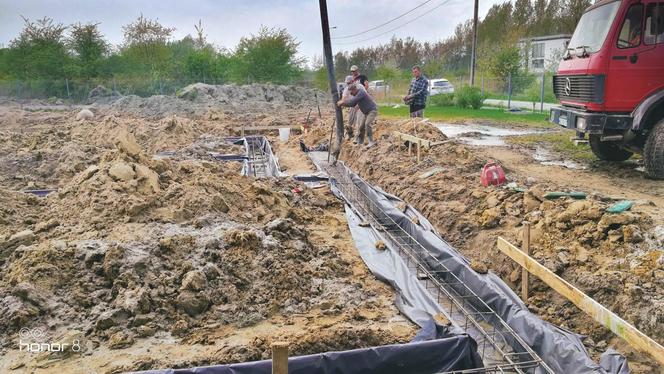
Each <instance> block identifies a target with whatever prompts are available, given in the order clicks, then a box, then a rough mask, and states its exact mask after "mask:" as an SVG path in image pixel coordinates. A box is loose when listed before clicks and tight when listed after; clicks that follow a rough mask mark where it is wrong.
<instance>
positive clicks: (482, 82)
mask: <svg viewBox="0 0 664 374" xmlns="http://www.w3.org/2000/svg"><path fill="white" fill-rule="evenodd" d="M428 79H429V80H430V81H431V80H433V79H446V80H447V81H448V82H449V85H447V84H445V88H444V89H441V90H438V91H437V90H435V89H434V90H431V89H430V94H429V98H431V96H433V95H438V94H441V95H448V96H449V100H436V102H441V101H443V102H449V105H454V96H455V93H457V92H458V91H459V89H461V88H462V87H468V86H470V78H469V77H468V76H447V77H446V76H441V77H435V78H434V77H428ZM409 85H410V82H409V81H408V80H405V79H401V80H391V81H385V82H384V83H383V85H382V86H379V87H376V88H373V87H371V88H370V90H371V93H372V94H373V95H374V97H375V98H376V99H377V100H378V101H379V102H380V103H382V104H384V105H395V104H400V103H403V97H404V96H405V95H406V94H407V92H408V88H409ZM474 86H475V87H477V89H479V90H480V92H481V95H482V97H483V98H484V99H485V105H496V106H504V107H506V108H508V109H522V110H528V109H529V110H532V111H543V110H546V108H547V105H546V104H555V103H557V99H556V96H555V95H554V92H553V78H552V74H551V73H539V74H521V75H518V76H511V75H507V76H504V77H495V76H489V75H485V74H481V73H480V74H478V75H477V76H476V78H475V84H474ZM430 104H431V103H430Z"/></svg>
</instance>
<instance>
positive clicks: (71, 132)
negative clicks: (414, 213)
mask: <svg viewBox="0 0 664 374" xmlns="http://www.w3.org/2000/svg"><path fill="white" fill-rule="evenodd" d="M75 113H76V112H75V111H73V112H65V113H59V114H53V113H51V114H45V113H40V112H38V113H30V114H23V115H22V116H17V117H16V120H17V121H16V127H11V130H12V131H8V132H7V133H3V135H2V136H3V137H5V139H6V140H7V141H8V142H7V144H8V148H9V150H8V151H4V153H3V154H2V157H3V158H4V160H7V159H9V158H10V157H17V154H18V155H19V156H21V157H17V158H16V159H17V160H22V163H18V164H17V163H14V164H13V165H10V166H9V167H7V166H6V167H7V169H5V170H2V171H3V173H2V178H3V179H2V181H3V188H6V187H11V186H16V185H21V186H23V185H24V184H22V183H24V182H25V181H26V180H32V181H34V182H33V183H35V185H42V184H47V183H49V184H50V183H54V184H57V185H58V186H59V189H58V191H57V192H54V193H52V194H50V195H49V196H48V197H46V198H38V197H35V196H32V195H27V194H24V193H20V192H13V191H9V190H6V189H0V222H2V225H0V313H1V314H2V315H3V318H2V319H1V320H0V337H1V338H0V354H1V355H2V356H3V360H2V361H3V362H4V363H5V364H3V365H6V366H2V365H0V371H3V370H5V369H7V370H8V368H9V367H13V368H20V367H25V368H28V369H30V370H33V369H39V368H41V369H43V370H46V371H48V370H61V371H64V372H84V371H85V372H87V371H89V370H95V371H99V370H100V368H103V369H101V370H102V371H104V372H122V371H127V370H137V369H147V368H158V367H173V366H175V367H178V366H192V365H196V364H201V365H204V364H215V363H222V362H234V361H245V360H251V359H259V358H265V357H267V355H268V354H269V343H270V342H271V341H272V340H273V339H286V340H293V339H296V340H297V341H298V343H297V344H294V345H293V347H292V350H293V352H294V353H300V354H307V353H315V352H319V351H326V350H330V349H352V348H357V347H367V346H371V345H379V344H390V343H396V342H405V341H408V340H409V339H410V338H411V337H412V335H413V332H414V327H413V326H412V325H411V324H409V323H408V322H405V321H404V320H403V318H400V317H398V311H397V310H396V308H395V307H394V305H393V294H392V292H391V291H390V290H389V289H388V288H387V287H386V286H385V285H383V284H381V283H380V282H378V281H376V280H375V279H374V278H373V276H372V275H371V274H369V273H368V271H367V269H366V267H365V266H364V265H363V263H362V262H361V260H360V259H359V257H358V256H357V254H356V253H355V251H354V247H353V244H352V239H351V238H350V235H349V232H348V231H347V229H346V227H345V222H344V220H343V209H342V206H341V205H340V203H339V202H338V201H337V200H336V199H335V198H334V197H333V196H332V195H331V194H329V193H326V192H324V191H320V190H317V191H312V190H308V189H306V188H303V187H304V186H303V185H300V184H297V183H296V182H294V181H290V180H285V179H284V180H252V179H248V178H244V177H241V176H240V175H239V173H238V168H237V165H234V164H233V163H221V162H217V161H214V160H212V159H210V158H209V156H208V155H207V153H208V152H210V151H216V152H223V153H235V152H236V151H238V149H237V146H233V145H230V144H228V143H227V142H226V141H225V140H224V137H225V136H228V135H229V130H228V126H229V125H230V124H232V120H229V119H228V116H225V115H219V117H215V118H217V119H211V117H207V118H204V119H197V120H191V119H183V118H180V117H168V118H164V119H161V120H158V121H152V120H147V119H144V118H136V117H122V116H116V115H113V114H108V113H105V112H104V111H101V112H100V115H99V116H95V118H94V119H91V120H89V121H75V120H74V119H73V117H74V116H73V115H74V114H75ZM48 116H51V117H48ZM211 116H216V114H212V115H211ZM47 117H48V118H50V119H48V122H45V121H44V119H45V118H47ZM275 117H276V115H275ZM263 118H267V117H263ZM18 128H20V129H21V131H16V129H18ZM72 149H77V150H80V152H79V151H76V152H75V153H76V154H77V155H79V156H77V157H76V158H72V156H71V153H72ZM164 150H170V151H173V152H174V154H171V155H169V156H168V157H154V155H155V153H159V152H161V151H164ZM35 152H42V154H43V156H42V158H41V159H40V160H39V159H37V158H35V157H34V154H35ZM63 158H68V160H71V161H63ZM47 160H50V161H48V162H47ZM40 167H46V168H48V169H47V170H48V171H46V169H45V170H44V171H43V172H39V173H35V172H34V171H31V170H29V169H30V168H35V169H37V170H39V168H40ZM65 167H66V168H67V169H66V171H65V169H64V168H65ZM12 173H17V174H18V173H25V175H26V176H27V177H26V178H25V179H23V180H21V181H19V182H20V183H21V184H19V183H18V182H15V181H14V180H13V179H11V178H10V176H9V175H8V174H12ZM33 178H34V179H33ZM5 182H10V183H7V184H5ZM393 318H398V321H396V322H393V323H391V324H390V323H388V322H391V321H392V319H393ZM26 329H27V331H29V332H31V333H30V334H28V335H29V336H27V335H26V336H24V335H25V334H23V335H22V334H21V331H25V330H26ZM35 332H39V334H37V335H38V336H37V338H40V339H47V340H48V341H50V342H69V344H70V348H69V349H67V350H65V351H64V352H59V353H58V352H40V353H38V354H30V355H26V354H25V352H20V351H19V347H18V345H19V342H20V341H21V339H24V340H28V341H32V340H34V339H36V337H35ZM334 339H344V340H343V341H335V340H334ZM73 341H76V342H77V344H79V345H77V347H80V348H78V349H77V350H74V348H73V347H72V346H71V342H73ZM173 341H177V342H178V344H175V345H174V344H172V343H173ZM86 368H87V369H86Z"/></svg>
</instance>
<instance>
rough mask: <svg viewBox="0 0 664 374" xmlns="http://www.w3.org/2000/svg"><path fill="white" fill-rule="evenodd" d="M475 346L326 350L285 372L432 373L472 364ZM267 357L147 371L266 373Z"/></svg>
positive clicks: (444, 343)
mask: <svg viewBox="0 0 664 374" xmlns="http://www.w3.org/2000/svg"><path fill="white" fill-rule="evenodd" d="M478 360H479V357H478V356H477V346H476V344H475V342H474V341H473V340H472V339H471V338H470V337H469V336H467V335H458V336H453V337H447V338H443V339H436V340H431V341H424V342H413V343H409V344H394V345H385V346H381V347H373V348H364V349H354V350H351V351H343V352H327V353H319V354H314V355H308V356H300V357H291V358H289V359H288V373H289V374H337V373H338V374H404V373H409V374H432V373H440V372H447V371H453V370H464V369H472V368H476V367H477V365H478V362H479V361H478ZM271 370H272V362H271V361H270V360H265V361H255V362H246V363H240V364H231V365H216V366H204V367H197V368H191V369H164V370H150V371H146V372H141V373H150V374H194V373H195V374H270V373H271Z"/></svg>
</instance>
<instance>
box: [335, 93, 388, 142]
mask: <svg viewBox="0 0 664 374" xmlns="http://www.w3.org/2000/svg"><path fill="white" fill-rule="evenodd" d="M348 89H349V92H350V94H351V96H350V97H349V98H347V99H345V100H344V99H342V100H339V101H338V102H337V106H339V107H343V106H346V107H351V108H352V107H354V106H356V105H357V106H358V108H359V110H360V112H361V113H362V117H361V118H360V119H358V129H357V138H356V140H355V141H354V142H353V143H355V144H364V134H365V132H366V135H367V140H368V141H369V142H368V144H367V148H371V147H373V146H374V145H375V144H376V143H375V142H374V140H373V128H372V126H373V123H374V122H375V121H376V116H377V115H378V111H377V110H376V108H377V107H376V102H375V101H374V100H373V98H372V97H371V95H369V93H368V92H367V90H365V89H364V87H363V86H362V85H360V83H353V84H351V85H350V86H348Z"/></svg>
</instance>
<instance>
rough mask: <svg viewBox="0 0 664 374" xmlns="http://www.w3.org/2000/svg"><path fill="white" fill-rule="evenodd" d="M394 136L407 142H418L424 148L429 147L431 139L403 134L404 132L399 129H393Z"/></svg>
mask: <svg viewBox="0 0 664 374" xmlns="http://www.w3.org/2000/svg"><path fill="white" fill-rule="evenodd" d="M394 136H395V137H396V138H397V139H401V140H405V141H407V142H409V143H412V144H417V143H418V142H419V143H420V145H421V146H422V148H424V149H429V148H431V141H430V140H425V139H422V138H418V137H417V136H413V135H409V134H404V133H402V132H399V131H394Z"/></svg>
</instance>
